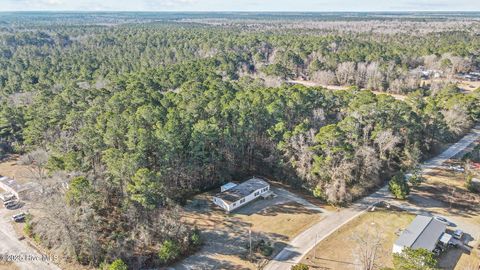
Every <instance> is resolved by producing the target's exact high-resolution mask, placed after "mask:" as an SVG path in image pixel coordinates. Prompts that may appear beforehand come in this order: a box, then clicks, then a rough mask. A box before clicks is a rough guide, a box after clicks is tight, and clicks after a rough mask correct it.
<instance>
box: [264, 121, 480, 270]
mask: <svg viewBox="0 0 480 270" xmlns="http://www.w3.org/2000/svg"><path fill="white" fill-rule="evenodd" d="M479 138H480V125H478V126H476V127H475V128H474V129H472V131H471V132H470V133H469V134H467V135H466V136H465V137H463V138H462V139H461V140H460V141H458V142H457V143H455V144H454V145H452V146H450V147H449V148H448V149H447V150H445V151H444V152H443V153H441V154H440V155H438V156H436V157H435V158H432V159H430V160H428V161H427V162H425V163H424V164H423V165H422V168H423V171H424V172H426V171H427V170H430V169H432V168H435V167H437V166H440V165H442V163H444V162H445V161H447V160H448V159H449V158H452V157H453V156H455V155H457V154H458V153H460V152H461V151H462V150H463V149H465V148H467V147H468V146H469V145H470V144H472V143H473V142H474V141H475V140H477V139H479ZM388 199H392V196H391V194H390V192H389V191H388V187H387V186H384V187H383V188H381V189H380V190H378V191H377V192H375V193H373V194H371V195H369V196H368V197H365V198H363V199H361V200H359V201H357V202H355V203H354V204H352V205H351V206H350V207H348V208H344V209H342V210H340V211H338V212H334V213H328V214H327V216H326V217H325V218H324V219H323V220H321V221H319V222H318V223H317V224H315V225H313V226H312V227H310V228H309V229H307V230H305V231H304V232H303V233H301V234H300V235H298V236H297V237H295V238H294V239H293V240H292V241H291V242H290V243H289V245H288V246H287V247H285V248H284V249H283V250H282V251H280V253H278V254H277V255H276V256H275V258H274V259H273V260H272V261H271V262H270V263H269V264H268V265H267V266H266V267H265V268H264V269H266V270H287V269H290V267H291V266H292V265H293V264H296V263H298V262H299V261H300V260H301V259H302V258H303V256H305V255H306V254H307V253H308V251H310V250H311V249H312V248H313V247H315V245H316V242H319V241H321V240H323V239H325V238H326V237H327V236H329V235H330V234H331V233H333V232H334V231H336V230H337V229H338V228H340V227H341V226H343V225H344V224H346V223H348V222H349V221H350V220H352V219H354V218H356V217H357V216H359V215H361V214H362V213H364V212H365V211H366V210H367V209H368V208H369V207H370V206H372V205H373V204H375V203H377V202H380V201H384V200H388Z"/></svg>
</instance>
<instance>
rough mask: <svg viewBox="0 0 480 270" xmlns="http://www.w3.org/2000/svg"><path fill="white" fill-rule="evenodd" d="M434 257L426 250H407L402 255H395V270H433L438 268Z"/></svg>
mask: <svg viewBox="0 0 480 270" xmlns="http://www.w3.org/2000/svg"><path fill="white" fill-rule="evenodd" d="M433 256H434V255H433V253H432V252H430V251H428V250H426V249H424V248H419V249H412V248H406V249H404V250H403V251H402V253H400V254H393V265H394V266H395V270H433V269H436V266H437V260H436V259H435V258H434V257H433Z"/></svg>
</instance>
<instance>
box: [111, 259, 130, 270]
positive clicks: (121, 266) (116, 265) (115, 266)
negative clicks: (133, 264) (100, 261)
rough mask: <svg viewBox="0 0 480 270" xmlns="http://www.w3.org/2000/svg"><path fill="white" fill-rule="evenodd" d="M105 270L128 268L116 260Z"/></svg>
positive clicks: (124, 269) (125, 269) (120, 260)
mask: <svg viewBox="0 0 480 270" xmlns="http://www.w3.org/2000/svg"><path fill="white" fill-rule="evenodd" d="M107 270H128V266H127V264H125V263H124V262H123V261H122V259H116V260H115V261H113V262H112V263H111V264H110V265H109V266H108V268H107Z"/></svg>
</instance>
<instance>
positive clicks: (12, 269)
mask: <svg viewBox="0 0 480 270" xmlns="http://www.w3.org/2000/svg"><path fill="white" fill-rule="evenodd" d="M19 269H20V268H19V267H18V266H17V265H16V264H14V263H13V262H4V261H0V270H19Z"/></svg>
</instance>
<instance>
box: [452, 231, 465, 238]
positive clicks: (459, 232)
mask: <svg viewBox="0 0 480 270" xmlns="http://www.w3.org/2000/svg"><path fill="white" fill-rule="evenodd" d="M462 236H463V231H462V230H455V231H454V232H453V238H455V239H458V240H460V239H462Z"/></svg>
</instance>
